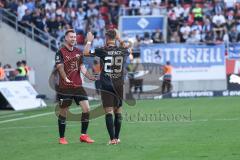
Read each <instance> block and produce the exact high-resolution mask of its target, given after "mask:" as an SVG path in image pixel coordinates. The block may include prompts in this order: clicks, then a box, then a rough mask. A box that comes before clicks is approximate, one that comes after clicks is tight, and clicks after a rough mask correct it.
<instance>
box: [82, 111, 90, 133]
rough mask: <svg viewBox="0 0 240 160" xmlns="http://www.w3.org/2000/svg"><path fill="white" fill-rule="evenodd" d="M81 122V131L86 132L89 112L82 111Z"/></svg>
mask: <svg viewBox="0 0 240 160" xmlns="http://www.w3.org/2000/svg"><path fill="white" fill-rule="evenodd" d="M81 123H82V129H81V133H82V134H86V133H87V129H88V124H89V112H86V113H82V117H81Z"/></svg>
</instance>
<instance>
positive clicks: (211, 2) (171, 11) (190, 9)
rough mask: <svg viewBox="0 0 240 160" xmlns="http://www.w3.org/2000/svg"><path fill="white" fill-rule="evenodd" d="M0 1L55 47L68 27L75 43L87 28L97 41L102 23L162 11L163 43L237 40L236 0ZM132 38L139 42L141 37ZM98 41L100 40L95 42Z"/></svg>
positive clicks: (238, 5)
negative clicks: (74, 34)
mask: <svg viewBox="0 0 240 160" xmlns="http://www.w3.org/2000/svg"><path fill="white" fill-rule="evenodd" d="M0 4H1V5H0V7H2V8H6V9H7V10H9V11H10V12H12V13H14V14H15V15H17V16H18V23H19V24H21V25H22V26H24V27H25V28H27V30H29V31H31V29H32V27H31V26H35V27H36V28H37V29H39V30H41V31H44V34H43V33H39V32H38V31H37V30H34V32H35V34H40V37H41V39H40V40H39V39H37V40H38V41H40V42H41V43H43V44H46V42H47V41H48V38H49V37H48V35H51V36H53V37H54V38H56V42H51V43H53V44H54V45H55V44H56V47H58V44H59V42H61V41H62V40H63V35H64V32H65V30H66V29H68V28H74V29H75V30H76V31H77V33H78V45H79V46H80V47H81V45H82V44H83V43H84V36H85V35H86V33H87V32H88V31H92V32H94V33H95V35H96V36H97V37H99V39H100V41H102V40H103V38H104V34H103V33H104V31H105V28H117V26H118V19H119V16H122V15H129V16H131V15H160V14H165V15H167V17H168V38H167V42H181V43H199V42H203V43H213V42H228V41H230V42H238V41H240V35H239V31H240V29H239V28H240V27H239V25H240V21H239V17H240V10H239V9H240V1H239V0H207V1H203V0H130V1H127V0H89V1H75V0H60V1H56V0H46V1H45V0H25V1H15V0H12V1H10V0H9V1H8V0H6V1H4V0H1V3H0ZM19 31H22V32H24V31H23V30H21V29H19ZM156 32H157V33H153V34H152V35H151V36H150V37H151V39H152V40H153V41H152V42H153V43H162V42H163V41H162V40H161V39H162V38H161V36H162V33H158V32H159V31H156ZM235 32H237V34H236V33H235ZM145 35H147V34H145ZM157 37H158V38H157ZM137 38H140V42H144V38H145V37H137ZM137 38H136V39H137ZM156 38H157V39H158V40H156ZM99 45H102V43H101V42H99V44H97V45H96V46H99Z"/></svg>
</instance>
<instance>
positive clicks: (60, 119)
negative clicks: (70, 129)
mask: <svg viewBox="0 0 240 160" xmlns="http://www.w3.org/2000/svg"><path fill="white" fill-rule="evenodd" d="M65 128H66V117H63V116H62V115H59V116H58V131H59V136H60V138H64V134H65Z"/></svg>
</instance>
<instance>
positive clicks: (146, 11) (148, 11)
mask: <svg viewBox="0 0 240 160" xmlns="http://www.w3.org/2000/svg"><path fill="white" fill-rule="evenodd" d="M139 13H140V15H150V14H151V8H150V6H149V4H147V5H144V6H142V7H141V8H140V10H139Z"/></svg>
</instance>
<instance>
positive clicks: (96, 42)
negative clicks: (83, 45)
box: [92, 34, 104, 48]
mask: <svg viewBox="0 0 240 160" xmlns="http://www.w3.org/2000/svg"><path fill="white" fill-rule="evenodd" d="M94 37H95V39H94V40H93V42H92V47H93V48H99V47H103V46H104V40H103V38H101V37H100V36H99V34H95V36H94Z"/></svg>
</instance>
